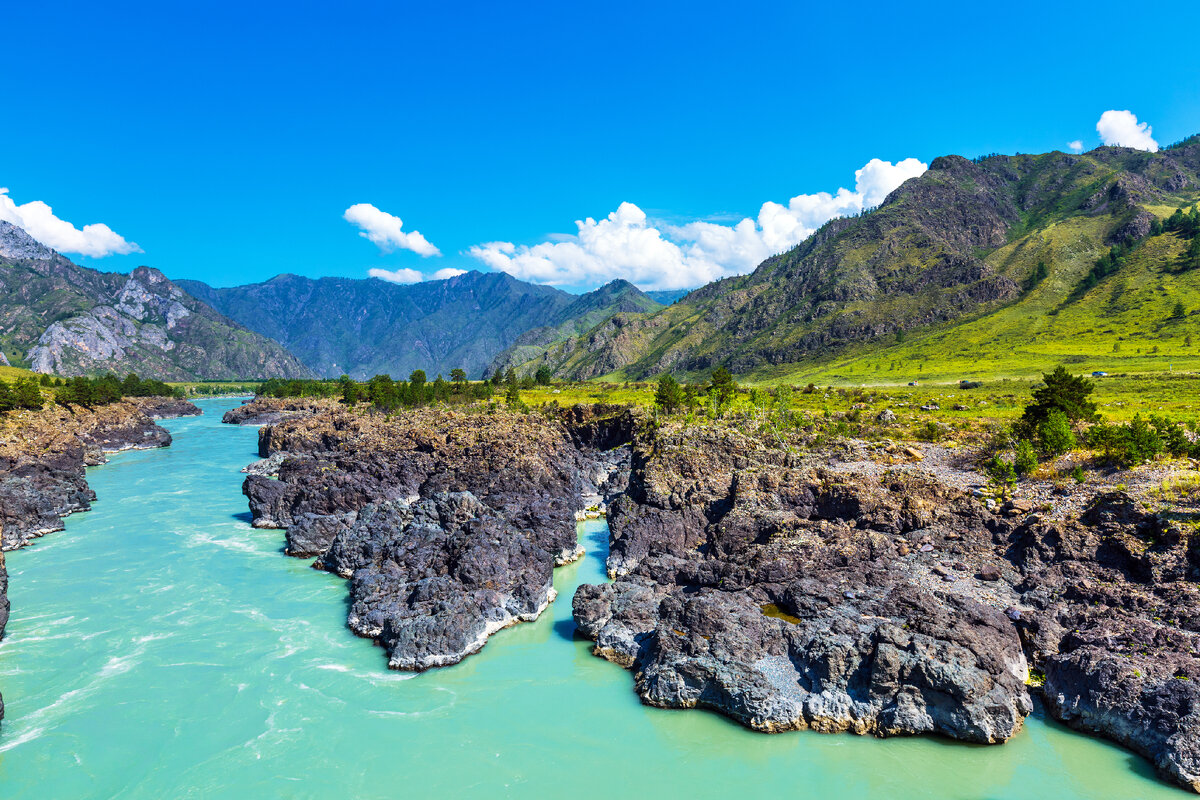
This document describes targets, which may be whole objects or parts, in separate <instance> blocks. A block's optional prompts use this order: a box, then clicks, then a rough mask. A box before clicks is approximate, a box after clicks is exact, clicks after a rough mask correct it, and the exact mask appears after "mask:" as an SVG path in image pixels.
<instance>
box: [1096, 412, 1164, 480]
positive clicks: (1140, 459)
mask: <svg viewBox="0 0 1200 800" xmlns="http://www.w3.org/2000/svg"><path fill="white" fill-rule="evenodd" d="M1088 444H1089V445H1090V446H1091V447H1093V448H1095V449H1097V450H1101V451H1103V453H1104V458H1105V459H1106V460H1107V461H1109V462H1110V463H1113V464H1116V465H1117V466H1120V467H1125V468H1128V467H1132V466H1135V465H1137V464H1144V463H1145V462H1147V461H1150V460H1151V459H1153V458H1154V457H1155V456H1156V455H1158V454H1159V453H1161V452H1163V441H1162V437H1160V436H1159V434H1158V431H1157V430H1155V429H1154V427H1153V426H1151V425H1150V424H1149V423H1148V422H1146V420H1144V419H1142V417H1141V415H1140V414H1139V415H1137V416H1135V417H1134V418H1133V419H1132V420H1130V421H1129V422H1128V423H1126V424H1125V425H1109V424H1104V423H1101V424H1098V425H1093V426H1092V428H1091V430H1089V431H1088Z"/></svg>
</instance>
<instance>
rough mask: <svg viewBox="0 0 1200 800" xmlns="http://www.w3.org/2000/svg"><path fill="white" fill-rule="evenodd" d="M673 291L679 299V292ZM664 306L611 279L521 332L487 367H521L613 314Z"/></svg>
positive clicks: (620, 281)
mask: <svg viewBox="0 0 1200 800" xmlns="http://www.w3.org/2000/svg"><path fill="white" fill-rule="evenodd" d="M674 294H675V296H676V298H677V297H678V296H679V294H680V293H678V292H676V293H674ZM662 308H663V304H662V303H660V302H658V301H657V300H655V299H653V297H652V296H651V295H650V294H649V293H646V292H643V291H641V290H640V289H638V288H637V287H636V286H634V285H633V284H632V283H630V282H629V281H626V280H619V279H618V280H614V281H611V282H609V283H607V284H605V285H604V286H601V287H600V288H599V289H595V290H593V291H590V292H587V293H586V294H582V295H580V296H579V297H578V299H576V300H575V301H574V302H572V303H571V304H570V305H568V306H566V307H565V308H563V309H562V310H561V311H560V312H559V313H558V314H557V315H556V316H555V318H554V319H553V320H552V321H551V322H550V323H549V324H547V325H544V326H542V327H539V328H534V329H532V330H529V331H526V332H525V333H522V334H521V335H520V336H518V337H517V340H516V341H515V342H513V343H512V345H511V346H509V347H508V348H507V349H506V350H504V352H502V353H500V354H499V355H498V356H496V358H495V360H494V361H493V362H492V364H491V366H490V367H489V368H488V369H489V371H490V372H495V371H496V370H497V369H500V370H507V369H508V368H509V367H517V366H520V365H521V364H524V363H526V362H528V361H530V360H533V359H535V358H538V357H539V356H542V355H543V354H544V353H545V352H546V350H547V349H548V348H549V347H551V346H552V345H555V344H558V343H559V342H564V341H567V340H569V339H571V338H572V337H575V336H579V335H581V334H583V333H586V332H587V331H589V330H591V329H592V328H594V327H596V326H597V325H599V324H601V323H602V322H604V321H606V320H608V319H609V318H611V317H612V316H613V315H614V314H626V313H633V314H640V313H652V312H655V311H658V310H660V309H662Z"/></svg>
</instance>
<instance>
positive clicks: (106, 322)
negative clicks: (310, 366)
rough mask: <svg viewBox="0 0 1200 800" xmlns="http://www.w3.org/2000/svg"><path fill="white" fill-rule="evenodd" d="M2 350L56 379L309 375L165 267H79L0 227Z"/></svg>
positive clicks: (6, 357)
mask: <svg viewBox="0 0 1200 800" xmlns="http://www.w3.org/2000/svg"><path fill="white" fill-rule="evenodd" d="M0 353H3V356H4V358H3V359H2V361H7V362H9V363H11V364H13V365H14V366H29V367H31V368H32V369H33V370H34V371H37V372H47V373H54V374H58V375H84V374H93V373H98V372H107V371H110V370H111V371H114V372H118V373H125V372H136V373H138V374H139V375H141V376H143V377H152V378H158V379H161V380H196V379H218V378H259V377H289V376H307V375H309V374H310V373H309V372H308V370H307V369H305V367H304V366H303V365H302V364H300V362H299V361H297V360H296V359H295V357H293V356H292V355H291V354H290V353H288V352H287V351H286V350H284V349H283V348H282V347H280V346H279V345H278V344H277V343H275V342H272V341H270V340H269V339H267V338H265V337H263V336H260V335H259V334H257V333H254V332H253V331H250V330H247V329H245V328H243V327H242V326H240V325H238V324H236V323H234V322H232V321H231V320H229V319H226V318H225V317H223V316H221V315H220V314H218V313H217V312H216V311H214V310H213V309H212V308H210V307H209V306H207V305H205V304H204V303H202V302H200V301H198V300H196V298H194V297H192V296H190V295H188V294H187V293H186V292H184V291H183V290H181V289H180V288H179V287H178V286H176V285H175V284H173V283H171V281H169V280H167V278H166V277H165V276H164V275H163V274H162V273H161V272H159V271H158V270H155V269H151V268H149V267H138V268H137V269H136V270H134V271H133V272H132V273H131V274H129V275H123V274H119V273H104V272H98V271H96V270H93V269H88V268H86V267H81V266H79V265H77V264H73V263H72V262H70V261H69V260H67V259H66V258H64V257H63V256H61V255H59V254H58V253H55V252H54V251H53V250H50V249H49V248H47V247H44V246H43V245H41V244H39V243H38V242H36V241H35V240H34V239H33V238H32V237H30V236H29V235H28V234H26V233H25V232H24V231H23V230H21V229H20V228H18V227H16V226H14V225H11V224H9V223H7V222H3V221H0ZM2 361H0V363H2Z"/></svg>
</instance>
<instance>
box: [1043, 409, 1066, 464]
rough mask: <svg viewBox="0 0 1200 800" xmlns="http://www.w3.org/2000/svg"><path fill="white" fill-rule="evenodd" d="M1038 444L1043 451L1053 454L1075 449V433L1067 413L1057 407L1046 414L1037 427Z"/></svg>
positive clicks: (1059, 454)
mask: <svg viewBox="0 0 1200 800" xmlns="http://www.w3.org/2000/svg"><path fill="white" fill-rule="evenodd" d="M1037 439H1038V445H1040V446H1041V448H1042V452H1044V453H1046V454H1047V455H1051V456H1061V455H1062V454H1063V453H1068V452H1070V451H1071V450H1074V449H1075V444H1076V442H1075V433H1074V432H1073V431H1072V430H1071V422H1070V420H1068V419H1067V415H1066V414H1064V413H1063V412H1062V411H1060V410H1059V409H1057V408H1055V409H1052V410H1051V411H1050V413H1049V414H1047V415H1046V418H1045V419H1044V420H1042V423H1041V424H1040V425H1038V428H1037Z"/></svg>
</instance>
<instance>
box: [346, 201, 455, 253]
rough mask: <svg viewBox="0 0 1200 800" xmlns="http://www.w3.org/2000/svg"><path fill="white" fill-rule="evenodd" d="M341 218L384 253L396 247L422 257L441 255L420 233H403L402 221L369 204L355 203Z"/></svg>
mask: <svg viewBox="0 0 1200 800" xmlns="http://www.w3.org/2000/svg"><path fill="white" fill-rule="evenodd" d="M342 218H343V219H345V220H346V221H347V222H349V223H350V224H352V225H354V226H356V227H357V228H358V229H359V234H358V235H359V236H361V237H363V238H364V239H368V240H370V241H371V242H374V244H375V246H376V247H378V248H379V249H380V250H383V251H385V252H389V251H391V250H395V249H396V248H397V247H398V248H400V249H401V250H412V251H413V252H414V253H416V254H418V255H422V256H440V255H441V254H442V253H441V251H440V250H438V249H437V248H436V247H434V246H433V245H432V244H430V243H429V240H428V239H426V238H425V237H424V236H422V235H421V232H420V231H413V232H412V233H407V232H405V231H404V230H403V228H404V221H403V220H401V219H400V218H399V217H397V216H394V215H392V214H389V213H387V212H386V211H380V210H379V209H378V208H376V207H375V206H373V205H371V204H370V203H355V204H354V205H352V206H350V207H349V208H347V209H346V213H344V214H342Z"/></svg>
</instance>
